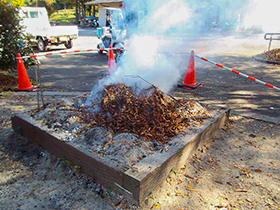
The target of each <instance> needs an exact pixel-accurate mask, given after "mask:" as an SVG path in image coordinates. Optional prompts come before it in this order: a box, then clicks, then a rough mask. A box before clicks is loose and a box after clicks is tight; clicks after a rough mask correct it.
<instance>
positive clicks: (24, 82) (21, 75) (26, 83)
mask: <svg viewBox="0 0 280 210" xmlns="http://www.w3.org/2000/svg"><path fill="white" fill-rule="evenodd" d="M17 68H18V89H16V90H17V91H31V90H33V89H34V86H33V85H31V83H30V80H29V78H28V75H27V72H26V69H25V66H24V64H23V61H22V59H21V55H20V54H19V53H18V54H17Z"/></svg>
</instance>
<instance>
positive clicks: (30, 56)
mask: <svg viewBox="0 0 280 210" xmlns="http://www.w3.org/2000/svg"><path fill="white" fill-rule="evenodd" d="M109 49H112V50H124V49H121V48H101V49H97V48H96V49H87V50H67V51H58V52H49V53H40V54H34V55H27V56H21V57H17V59H25V58H36V57H40V56H50V55H62V54H67V53H72V54H73V53H82V52H95V51H104V50H106V51H109Z"/></svg>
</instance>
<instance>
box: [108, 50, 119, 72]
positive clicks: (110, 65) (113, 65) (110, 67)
mask: <svg viewBox="0 0 280 210" xmlns="http://www.w3.org/2000/svg"><path fill="white" fill-rule="evenodd" d="M109 48H110V49H109V59H108V71H107V73H106V75H110V74H111V73H114V72H115V71H116V70H117V66H116V62H115V58H114V52H113V50H112V46H111V45H110V46H109Z"/></svg>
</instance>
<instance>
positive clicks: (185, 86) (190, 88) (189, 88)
mask: <svg viewBox="0 0 280 210" xmlns="http://www.w3.org/2000/svg"><path fill="white" fill-rule="evenodd" d="M177 86H178V87H180V88H185V89H188V90H192V89H196V88H198V87H202V84H200V83H196V84H195V85H184V84H183V83H180V84H178V85H177Z"/></svg>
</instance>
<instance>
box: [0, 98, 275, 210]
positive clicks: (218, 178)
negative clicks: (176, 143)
mask: <svg viewBox="0 0 280 210" xmlns="http://www.w3.org/2000/svg"><path fill="white" fill-rule="evenodd" d="M56 97H61V96H52V95H48V96H47V95H45V96H44V99H45V101H52V100H53V99H55V98H56ZM65 97H69V96H65ZM36 102H37V101H36V95H33V96H32V95H30V94H28V93H27V94H17V93H2V94H1V102H0V106H1V108H0V112H1V121H0V123H1V130H0V142H1V145H0V165H1V171H0V183H1V184H0V195H1V199H0V208H1V209H153V208H158V209H178V210H179V209H280V187H279V179H280V175H279V174H280V170H279V165H280V157H279V153H278V151H279V149H280V145H279V140H280V126H279V125H277V124H271V123H267V122H263V121H259V120H254V119H249V118H244V117H241V116H235V115H232V116H231V117H230V122H229V123H228V124H227V125H225V126H224V127H223V128H222V129H220V130H219V131H218V132H217V133H216V135H215V136H214V137H213V138H211V139H206V140H205V142H204V144H203V147H202V148H199V149H198V150H197V151H196V152H195V153H194V154H193V155H192V157H191V158H190V159H189V160H188V161H187V162H186V163H185V165H184V166H182V168H181V169H180V170H177V171H171V172H170V176H169V178H168V179H167V180H166V181H165V183H164V186H163V187H162V188H161V189H160V190H159V191H157V192H151V194H150V196H149V197H148V198H147V200H146V202H145V205H144V206H142V207H137V206H135V205H133V204H132V203H130V202H128V201H127V200H126V199H125V198H124V197H122V195H119V194H116V193H114V192H111V191H110V189H106V188H103V187H102V186H101V185H100V184H98V183H95V182H94V180H93V179H92V178H91V177H89V176H86V175H83V174H81V173H80V172H78V170H76V169H75V168H73V167H72V166H71V165H69V163H67V162H66V161H63V160H60V159H57V158H56V157H55V156H53V155H52V154H50V153H48V152H47V151H45V150H43V149H42V148H40V147H39V146H37V145H35V144H33V143H31V142H30V141H28V140H27V139H25V138H22V137H21V136H19V135H18V134H17V133H15V132H14V131H13V130H12V128H11V120H10V118H11V115H12V114H13V113H17V112H20V111H23V110H26V109H30V108H35V107H36V106H37V103H36ZM155 184H157V183H155Z"/></svg>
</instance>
